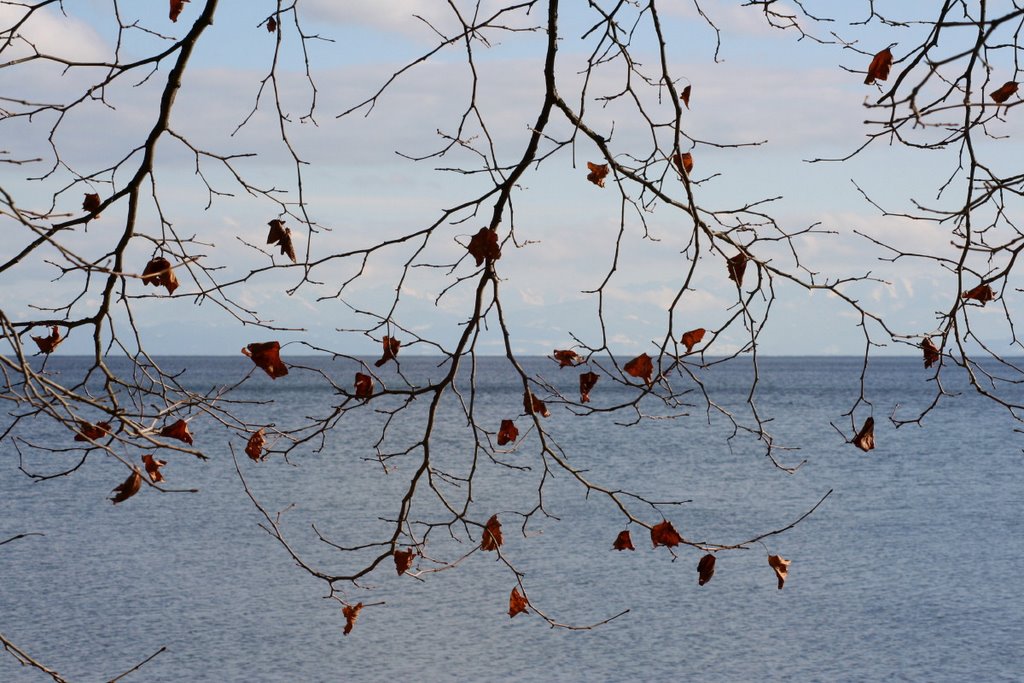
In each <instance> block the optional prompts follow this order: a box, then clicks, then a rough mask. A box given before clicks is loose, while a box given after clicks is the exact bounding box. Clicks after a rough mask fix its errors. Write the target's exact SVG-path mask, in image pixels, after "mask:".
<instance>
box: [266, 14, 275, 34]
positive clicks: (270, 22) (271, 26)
mask: <svg viewBox="0 0 1024 683" xmlns="http://www.w3.org/2000/svg"><path fill="white" fill-rule="evenodd" d="M275 31H277V19H275V18H274V17H267V33H274V32H275Z"/></svg>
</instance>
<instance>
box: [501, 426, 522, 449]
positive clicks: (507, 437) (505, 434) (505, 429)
mask: <svg viewBox="0 0 1024 683" xmlns="http://www.w3.org/2000/svg"><path fill="white" fill-rule="evenodd" d="M518 438H519V430H518V429H517V428H516V423H515V422H513V421H512V420H502V421H501V426H500V427H499V428H498V445H499V446H504V445H505V444H510V443H512V442H513V441H515V440H516V439H518Z"/></svg>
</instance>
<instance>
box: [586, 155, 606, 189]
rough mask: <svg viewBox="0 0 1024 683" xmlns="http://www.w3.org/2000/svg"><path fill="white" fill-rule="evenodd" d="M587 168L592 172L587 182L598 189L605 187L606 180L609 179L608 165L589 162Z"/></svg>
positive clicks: (588, 175)
mask: <svg viewBox="0 0 1024 683" xmlns="http://www.w3.org/2000/svg"><path fill="white" fill-rule="evenodd" d="M587 168H588V169H589V170H590V173H588V174H587V180H589V181H590V182H592V183H594V184H595V185H597V186H598V187H604V179H605V178H607V177H608V164H594V163H591V162H589V161H588V162H587Z"/></svg>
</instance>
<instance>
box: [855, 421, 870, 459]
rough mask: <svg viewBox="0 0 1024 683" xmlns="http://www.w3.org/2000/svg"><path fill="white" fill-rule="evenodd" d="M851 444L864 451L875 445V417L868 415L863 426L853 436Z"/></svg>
mask: <svg viewBox="0 0 1024 683" xmlns="http://www.w3.org/2000/svg"><path fill="white" fill-rule="evenodd" d="M852 443H853V445H854V446H856V447H857V448H859V449H861V450H862V451H864V452H865V453H867V452H868V451H870V450H871V449H872V448H874V447H875V418H873V417H869V418H868V419H866V420H864V426H863V427H861V428H860V431H859V432H857V436H855V437H853V442H852Z"/></svg>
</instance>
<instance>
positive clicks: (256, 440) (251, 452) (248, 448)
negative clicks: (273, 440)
mask: <svg viewBox="0 0 1024 683" xmlns="http://www.w3.org/2000/svg"><path fill="white" fill-rule="evenodd" d="M266 442H267V439H266V437H264V436H263V428H262V427H261V428H259V429H257V430H256V431H255V432H253V433H252V436H250V437H249V440H248V441H247V442H246V444H245V454H246V455H248V456H249V458H250V459H252V460H253V461H254V462H259V461H260V460H263V458H264V455H263V446H264V444H266Z"/></svg>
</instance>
